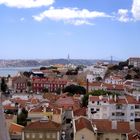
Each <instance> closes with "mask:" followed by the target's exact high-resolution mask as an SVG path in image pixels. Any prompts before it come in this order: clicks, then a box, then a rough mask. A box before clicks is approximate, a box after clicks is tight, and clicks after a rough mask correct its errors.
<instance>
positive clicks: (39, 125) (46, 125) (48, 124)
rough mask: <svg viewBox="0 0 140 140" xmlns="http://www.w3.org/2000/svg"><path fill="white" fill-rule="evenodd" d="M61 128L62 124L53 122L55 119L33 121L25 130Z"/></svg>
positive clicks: (57, 129) (54, 129)
mask: <svg viewBox="0 0 140 140" xmlns="http://www.w3.org/2000/svg"><path fill="white" fill-rule="evenodd" d="M60 129H61V125H60V124H58V123H56V122H53V121H50V120H48V121H36V122H31V123H30V124H29V125H27V126H26V127H25V129H24V131H28V130H33V131H41V130H45V131H59V130H60Z"/></svg>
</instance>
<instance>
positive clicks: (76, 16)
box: [33, 7, 110, 25]
mask: <svg viewBox="0 0 140 140" xmlns="http://www.w3.org/2000/svg"><path fill="white" fill-rule="evenodd" d="M107 17H110V16H109V15H107V14H106V13H104V12H98V11H89V10H87V9H82V10H79V9H78V8H62V9H55V8H54V7H51V8H49V9H48V10H46V11H44V12H42V13H40V14H39V15H35V16H33V18H34V19H35V20H36V21H42V20H44V19H50V20H55V21H64V22H65V23H71V24H74V25H82V24H88V25H91V24H92V22H91V21H90V20H92V19H95V18H107Z"/></svg>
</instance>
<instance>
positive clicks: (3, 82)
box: [1, 77, 7, 93]
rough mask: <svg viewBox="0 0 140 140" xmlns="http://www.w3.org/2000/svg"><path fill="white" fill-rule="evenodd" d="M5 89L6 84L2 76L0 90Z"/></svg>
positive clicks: (3, 90) (4, 90)
mask: <svg viewBox="0 0 140 140" xmlns="http://www.w3.org/2000/svg"><path fill="white" fill-rule="evenodd" d="M6 90H7V84H6V82H5V79H4V77H3V78H2V79H1V91H2V92H3V93H5V92H6Z"/></svg>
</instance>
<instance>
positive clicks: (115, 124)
mask: <svg viewBox="0 0 140 140" xmlns="http://www.w3.org/2000/svg"><path fill="white" fill-rule="evenodd" d="M112 129H117V121H116V120H113V121H112Z"/></svg>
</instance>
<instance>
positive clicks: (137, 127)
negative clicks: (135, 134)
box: [135, 122, 140, 132]
mask: <svg viewBox="0 0 140 140" xmlns="http://www.w3.org/2000/svg"><path fill="white" fill-rule="evenodd" d="M135 129H136V130H137V131H139V132H140V122H136V123H135Z"/></svg>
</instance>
